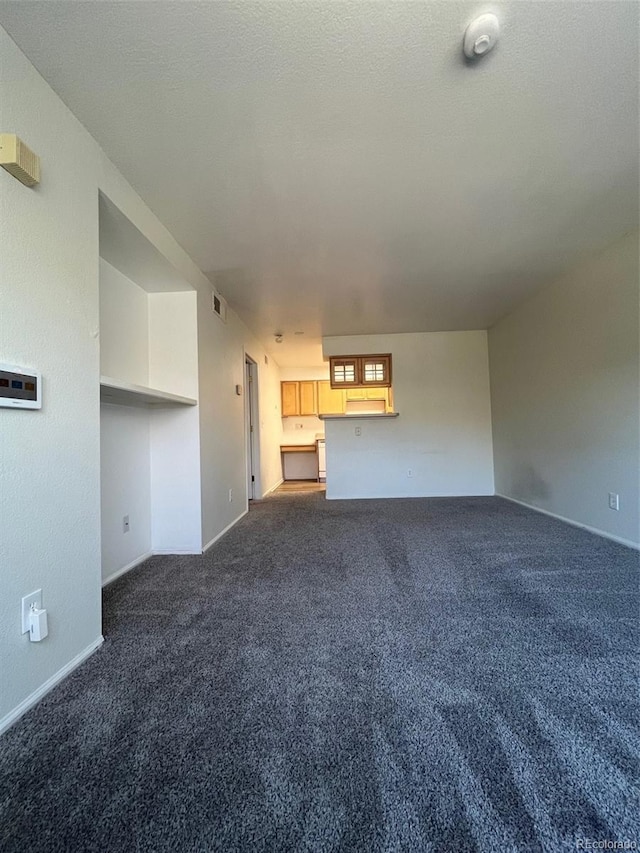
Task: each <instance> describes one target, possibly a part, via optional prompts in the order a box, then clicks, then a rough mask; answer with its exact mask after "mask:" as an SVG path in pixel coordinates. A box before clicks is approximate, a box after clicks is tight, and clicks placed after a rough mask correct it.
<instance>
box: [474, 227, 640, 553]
mask: <svg viewBox="0 0 640 853" xmlns="http://www.w3.org/2000/svg"><path fill="white" fill-rule="evenodd" d="M638 281H639V272H638V233H637V232H635V233H633V234H628V235H627V236H625V237H624V238H623V239H622V240H620V241H618V242H617V243H616V244H614V245H612V246H610V247H609V248H608V249H607V250H606V251H604V252H602V253H601V254H600V255H598V256H596V257H593V258H591V259H590V260H589V261H588V262H586V263H584V264H583V265H582V266H581V267H579V268H577V269H575V270H573V271H571V272H570V273H568V274H567V275H565V276H564V277H563V278H561V279H559V280H558V281H556V282H554V283H553V284H552V285H551V286H549V287H546V288H545V289H543V290H542V291H540V292H539V293H538V294H537V295H535V296H534V297H533V298H532V299H530V300H529V301H527V302H526V303H524V304H522V305H521V306H520V307H518V308H517V309H516V310H515V311H514V312H513V313H511V314H510V315H509V316H507V317H505V318H504V319H503V320H501V321H500V322H499V323H497V324H496V325H495V326H494V327H493V328H492V329H491V330H490V332H489V354H490V365H491V399H492V413H493V436H494V459H495V476H496V492H497V493H499V494H502V495H504V496H507V497H510V498H513V499H515V500H519V501H522V502H523V503H526V504H529V505H531V506H534V507H537V508H539V509H542V510H545V511H547V512H551V513H553V514H555V515H558V516H561V517H563V518H566V519H568V520H571V521H574V522H576V523H579V524H582V525H584V526H587V527H591V528H593V529H595V530H597V531H600V532H602V533H605V534H607V535H609V536H612V537H614V538H617V539H620V540H622V541H624V542H628V543H638V541H639V540H640V535H639V528H638V525H639V502H638V483H639V477H640V451H639V441H638V439H639V422H640V416H639V411H640V407H639V387H640V385H639V378H640V377H639V373H638V366H639V336H638V304H639V299H638V297H639V290H638ZM609 492H613V493H615V494H618V495H619V500H620V509H619V511H614V510H612V509H610V508H609V500H608V498H609Z"/></svg>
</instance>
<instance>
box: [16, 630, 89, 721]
mask: <svg viewBox="0 0 640 853" xmlns="http://www.w3.org/2000/svg"><path fill="white" fill-rule="evenodd" d="M103 643H104V637H103V636H102V634H100V636H99V637H98V638H97V639H96V640H94V641H93V643H91V644H90V645H88V646H87V647H86V649H83V650H82V651H81V652H80V653H79V654H77V655H76V656H75V657H74V658H72V659H71V660H70V661H69V662H68V663H66V664H65V665H64V666H63V667H62V668H61V669H59V670H58V671H57V672H55V673H54V674H53V675H52V676H51V678H48V679H47V680H46V681H45V682H44V683H43V684H41V685H40V686H39V687H38V688H37V690H34V691H33V693H31V694H30V695H29V696H27V698H26V699H24V700H23V701H22V702H20V704H19V705H17V706H16V707H15V708H13V709H12V710H11V711H9V713H8V714H6V715H5V716H4V717H3V718H2V719H1V720H0V735H2V734H3V733H4V732H6V731H7V730H8V729H10V728H11V726H12V725H13V724H14V723H17V722H18V720H19V719H20V717H22V716H23V715H24V714H26V713H27V711H29V710H30V709H31V708H33V706H34V705H36V704H37V703H38V702H39V701H40V700H41V699H42V698H43V697H44V696H46V694H47V693H49V692H50V691H51V690H53V688H54V687H55V686H56V685H58V684H59V683H60V682H61V681H63V680H64V679H65V678H66V677H67V676H68V675H71V673H72V672H73V670H74V669H77V668H78V667H79V666H80V664H82V663H84V661H85V660H86V659H87V658H88V657H90V656H91V655H92V654H93V653H94V652H95V651H97V649H99V648H100V646H101V645H102V644H103Z"/></svg>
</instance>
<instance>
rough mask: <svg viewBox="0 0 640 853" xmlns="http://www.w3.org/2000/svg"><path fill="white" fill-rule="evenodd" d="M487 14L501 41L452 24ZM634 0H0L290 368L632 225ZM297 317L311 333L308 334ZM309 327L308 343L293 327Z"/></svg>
mask: <svg viewBox="0 0 640 853" xmlns="http://www.w3.org/2000/svg"><path fill="white" fill-rule="evenodd" d="M484 11H494V12H495V13H496V14H497V15H498V17H499V18H500V20H501V24H502V34H501V38H500V42H499V44H498V47H497V48H496V50H495V51H494V52H493V53H491V54H490V55H489V56H487V57H485V58H484V59H482V60H480V61H478V62H477V63H475V64H468V63H466V62H465V61H464V59H463V57H462V53H461V41H462V34H463V32H464V28H465V26H466V24H467V23H468V22H469V20H471V19H472V18H473V17H474V16H475V15H476V14H478V13H480V12H484ZM638 15H639V7H638V4H637V3H636V2H608V0H605V2H580V0H577V1H576V2H562V3H556V2H528V0H519V2H511V3H502V4H482V3H467V2H455V0H446V2H402V0H395V1H394V2H361V0H357V2H339V0H338V2H328V0H323V2H304V3H302V2H277V0H269V2H252V0H243V2H207V3H197V2H132V3H130V2H115V3H112V2H99V0H98V1H96V0H94V2H84V3H67V2H62V3H61V2H56V0H48V2H44V3H42V2H28V3H27V2H0V24H2V25H3V26H4V27H5V28H6V29H7V30H8V32H9V33H10V34H11V35H12V36H13V38H14V39H15V41H16V42H17V43H18V45H19V46H20V47H21V48H22V49H23V50H24V51H25V53H26V54H27V56H28V57H29V58H30V59H31V60H32V62H33V63H34V64H35V65H36V67H37V68H38V69H39V71H40V72H41V73H42V74H43V76H44V77H45V78H46V79H47V81H48V82H49V83H50V84H51V85H52V86H53V88H54V89H55V90H56V91H57V92H58V93H59V94H60V96H61V97H62V98H63V100H64V101H65V102H66V103H67V104H68V106H69V107H70V108H71V110H72V111H73V112H74V113H75V114H76V115H77V116H78V118H79V119H80V120H81V121H82V122H83V124H85V126H86V127H87V128H88V129H89V131H90V132H91V133H92V134H93V136H94V137H95V138H96V139H97V140H98V141H99V143H100V144H101V145H102V147H103V148H104V150H105V152H106V153H107V155H108V156H109V157H110V158H111V159H112V160H113V161H114V162H115V163H116V165H117V166H118V167H119V168H120V170H121V171H122V172H123V174H124V175H125V176H126V177H127V179H128V180H129V181H130V182H131V183H132V184H133V186H134V187H135V188H136V189H137V190H138V192H139V193H140V194H141V195H142V197H143V198H144V199H145V200H146V202H147V203H148V205H149V206H150V207H151V209H152V210H153V211H154V212H155V213H156V214H157V215H158V216H159V218H160V219H161V220H162V221H163V222H164V223H165V225H166V226H167V227H168V228H169V229H170V230H171V232H172V233H173V234H174V236H175V237H176V239H177V240H178V241H179V242H180V243H181V244H182V245H183V246H184V248H185V249H186V250H187V251H188V252H189V254H190V255H191V256H192V257H193V258H194V260H195V261H196V262H197V263H198V264H199V266H200V267H201V268H202V269H203V270H204V271H205V272H206V273H207V274H208V275H209V276H210V277H211V279H212V281H214V282H215V284H216V286H217V287H218V289H219V290H220V291H221V292H222V294H223V295H224V296H225V297H226V298H227V300H228V301H229V302H230V304H231V305H232V306H233V307H234V308H236V310H237V311H238V312H239V313H240V315H241V316H242V317H243V318H244V319H245V321H246V322H247V323H248V325H249V326H250V327H252V328H253V329H254V331H256V332H257V334H258V335H259V336H260V337H261V338H263V339H264V340H266V341H267V342H269V341H273V337H272V335H273V333H274V332H276V331H279V332H282V333H283V334H284V336H285V340H284V343H283V344H282V345H280V346H278V347H275V346H270V348H271V350H272V351H273V353H274V357H275V358H276V359H277V360H278V361H279V362H280V363H281V364H283V365H287V364H288V365H290V364H304V363H315V362H317V361H318V357H319V349H318V347H317V345H315V346H314V342H316V344H317V340H318V338H319V336H320V335H322V334H325V335H340V334H366V333H381V332H406V331H428V330H448V329H472V328H486V327H487V326H488V325H490V324H491V323H493V322H494V321H495V320H496V319H497V318H499V317H500V316H501V315H503V314H504V313H505V312H506V311H508V310H510V309H511V308H512V307H513V306H514V305H515V304H517V303H518V302H519V301H521V300H522V299H523V298H524V297H525V296H526V294H527V293H528V292H530V291H531V290H532V289H533V288H536V287H538V286H540V285H542V284H543V283H544V282H546V281H548V280H549V278H550V277H552V276H554V275H557V274H558V273H559V272H561V271H562V270H564V269H565V268H567V267H568V266H570V265H571V264H573V263H575V262H577V261H578V260H579V259H580V257H581V256H583V255H584V254H585V253H587V252H590V251H593V250H596V249H598V248H600V247H602V246H604V245H606V244H607V243H608V242H610V241H611V240H613V239H615V238H616V237H617V236H618V235H620V234H622V233H623V232H624V231H626V230H628V229H629V228H631V227H633V226H634V225H636V224H637V221H638ZM295 331H303V332H305V335H304V336H300V335H298V336H295V340H294V334H293V333H294V332H295ZM302 341H304V342H306V349H305V347H303V346H302V345H301V342H302Z"/></svg>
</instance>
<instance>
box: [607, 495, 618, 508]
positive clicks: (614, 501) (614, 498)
mask: <svg viewBox="0 0 640 853" xmlns="http://www.w3.org/2000/svg"><path fill="white" fill-rule="evenodd" d="M609 509H615V510H619V509H620V495H618V494H616V492H609Z"/></svg>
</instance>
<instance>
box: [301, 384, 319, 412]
mask: <svg viewBox="0 0 640 853" xmlns="http://www.w3.org/2000/svg"><path fill="white" fill-rule="evenodd" d="M298 384H299V386H300V411H299V412H298V414H299V415H317V414H318V383H317V382H314V381H313V380H304V381H302V382H299V383H298Z"/></svg>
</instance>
